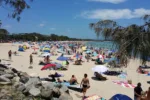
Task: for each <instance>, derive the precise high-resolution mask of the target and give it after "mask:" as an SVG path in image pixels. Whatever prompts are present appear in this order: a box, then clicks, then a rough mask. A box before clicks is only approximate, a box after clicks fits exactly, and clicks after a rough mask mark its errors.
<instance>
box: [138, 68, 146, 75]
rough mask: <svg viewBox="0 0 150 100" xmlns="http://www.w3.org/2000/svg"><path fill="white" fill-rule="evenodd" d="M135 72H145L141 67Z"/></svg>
mask: <svg viewBox="0 0 150 100" xmlns="http://www.w3.org/2000/svg"><path fill="white" fill-rule="evenodd" d="M137 72H138V73H141V74H144V73H145V71H144V70H143V69H142V68H141V66H139V67H138V69H137Z"/></svg>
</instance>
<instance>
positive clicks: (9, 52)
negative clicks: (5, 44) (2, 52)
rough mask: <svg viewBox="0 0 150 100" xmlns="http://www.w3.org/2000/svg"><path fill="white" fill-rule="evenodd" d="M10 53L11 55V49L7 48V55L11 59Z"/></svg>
mask: <svg viewBox="0 0 150 100" xmlns="http://www.w3.org/2000/svg"><path fill="white" fill-rule="evenodd" d="M11 55H12V52H11V50H9V51H8V57H9V59H10V60H11Z"/></svg>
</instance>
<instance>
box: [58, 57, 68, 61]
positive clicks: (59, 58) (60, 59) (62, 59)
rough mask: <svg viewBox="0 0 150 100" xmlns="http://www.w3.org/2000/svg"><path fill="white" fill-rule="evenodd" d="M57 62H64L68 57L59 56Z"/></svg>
mask: <svg viewBox="0 0 150 100" xmlns="http://www.w3.org/2000/svg"><path fill="white" fill-rule="evenodd" d="M57 60H59V61H66V60H68V57H63V56H60V57H58V58H57Z"/></svg>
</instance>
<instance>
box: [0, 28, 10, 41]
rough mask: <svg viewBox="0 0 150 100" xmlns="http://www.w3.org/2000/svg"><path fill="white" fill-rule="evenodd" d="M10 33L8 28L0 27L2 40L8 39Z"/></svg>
mask: <svg viewBox="0 0 150 100" xmlns="http://www.w3.org/2000/svg"><path fill="white" fill-rule="evenodd" d="M8 34H9V33H8V31H7V30H6V29H0V40H2V39H6V38H7V35H8Z"/></svg>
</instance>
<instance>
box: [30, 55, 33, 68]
mask: <svg viewBox="0 0 150 100" xmlns="http://www.w3.org/2000/svg"><path fill="white" fill-rule="evenodd" d="M31 64H33V57H32V54H30V65H31Z"/></svg>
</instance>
